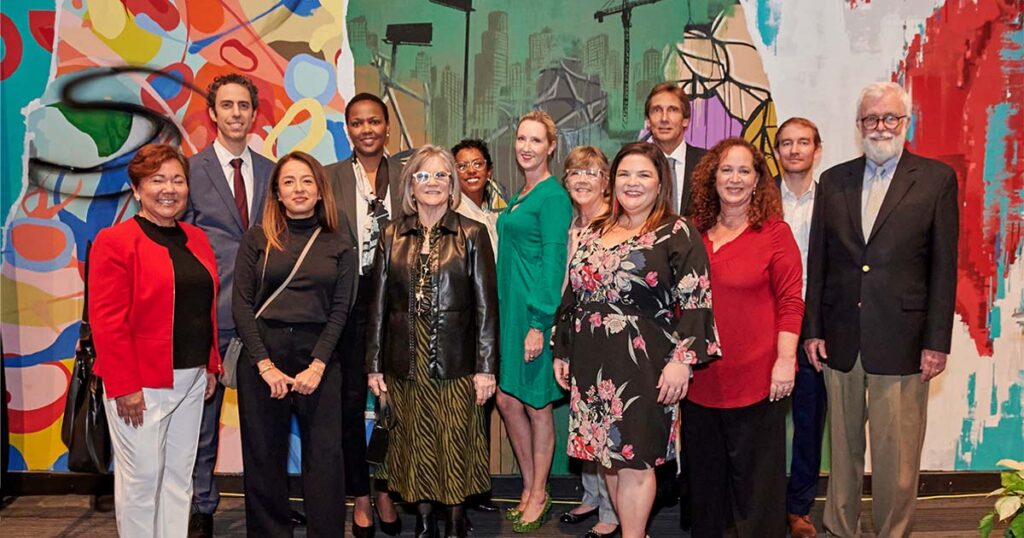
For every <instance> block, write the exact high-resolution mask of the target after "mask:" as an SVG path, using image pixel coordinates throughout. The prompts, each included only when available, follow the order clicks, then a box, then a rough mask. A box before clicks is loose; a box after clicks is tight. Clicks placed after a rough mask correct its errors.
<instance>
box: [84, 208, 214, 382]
mask: <svg viewBox="0 0 1024 538" xmlns="http://www.w3.org/2000/svg"><path fill="white" fill-rule="evenodd" d="M179 225H180V226H181V228H182V230H184V231H185V235H186V236H187V238H188V240H187V242H186V244H185V245H186V247H188V249H189V250H190V251H191V252H192V254H193V255H195V257H196V258H197V259H198V260H199V262H200V263H202V264H203V267H206V270H207V271H209V272H210V278H211V279H212V280H213V304H212V305H210V323H212V324H213V335H214V338H213V344H212V345H211V346H210V360H209V362H208V363H207V365H206V369H207V371H209V372H212V373H220V371H221V358H220V352H219V351H218V349H217V337H216V335H217V291H218V287H219V283H218V281H217V261H216V258H215V257H214V254H213V248H212V247H211V246H210V241H209V240H207V238H206V235H205V234H204V233H203V231H202V230H200V229H199V228H197V227H196V226H192V225H191V224H187V223H184V222H179ZM89 263H90V264H91V265H90V267H89V322H90V324H91V325H92V333H93V339H94V340H95V343H96V364H95V367H94V368H95V372H96V374H97V375H99V376H100V377H101V378H103V384H104V388H105V389H106V397H107V398H117V397H118V396H124V395H126V394H131V393H133V392H138V391H140V390H142V388H143V387H147V388H171V386H172V385H173V383H174V360H173V357H174V354H173V349H172V347H173V334H174V331H173V329H172V328H173V326H174V269H173V267H172V265H171V256H170V254H169V253H168V252H167V248H166V247H164V246H161V245H159V244H157V243H155V242H153V241H152V240H151V239H149V238H148V237H147V236H146V234H145V233H144V232H143V231H142V228H140V227H139V224H138V223H137V222H135V220H134V219H130V220H127V221H125V222H122V223H121V224H118V225H116V226H112V227H110V228H107V229H105V230H103V231H101V232H100V233H99V235H97V236H96V242H95V243H94V244H93V247H92V252H91V254H90V260H89Z"/></svg>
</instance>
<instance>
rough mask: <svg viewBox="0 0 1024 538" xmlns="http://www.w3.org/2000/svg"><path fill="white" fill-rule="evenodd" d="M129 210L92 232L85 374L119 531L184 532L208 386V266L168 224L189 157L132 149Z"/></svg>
mask: <svg viewBox="0 0 1024 538" xmlns="http://www.w3.org/2000/svg"><path fill="white" fill-rule="evenodd" d="M128 177H129V178H130V179H131V187H132V194H133V195H134V197H135V200H136V201H137V202H138V203H139V214H138V215H136V216H135V218H133V219H130V220H127V221H125V222H122V223H120V224H118V225H116V226H113V227H111V228H108V229H106V230H103V231H102V232H100V233H99V235H98V236H97V237H96V243H95V245H93V248H92V252H91V254H90V260H89V263H90V264H91V267H90V270H89V293H90V295H91V296H90V302H89V318H90V320H91V321H92V331H93V337H94V338H95V341H96V374H97V375H99V376H100V377H101V378H102V379H103V386H104V389H105V390H106V398H107V400H106V413H107V422H108V424H109V428H110V437H111V441H112V444H113V447H114V504H115V508H116V510H117V530H118V534H120V535H121V536H175V535H181V536H184V534H185V530H186V528H187V527H188V519H189V511H190V508H191V499H192V468H193V466H194V465H195V459H196V447H197V445H198V443H199V423H200V421H201V420H202V414H203V399H204V396H205V398H209V397H210V396H211V395H212V394H213V390H214V388H215V387H216V383H217V380H216V377H215V375H216V374H217V373H218V372H219V371H220V354H219V353H218V351H217V341H216V338H214V335H216V334H217V262H216V258H215V257H214V255H213V249H212V248H211V247H210V242H209V241H208V240H207V239H206V235H205V234H204V233H203V232H202V230H200V229H199V228H197V227H195V226H192V225H190V224H186V223H183V222H178V220H177V219H178V218H180V217H181V214H182V213H183V212H184V211H185V204H186V202H187V200H188V161H186V160H185V158H184V157H183V156H182V155H181V153H179V152H178V150H177V149H175V148H174V147H172V146H168V145H166V144H150V145H146V146H143V147H142V148H140V149H139V151H138V152H137V153H136V154H135V157H134V158H132V160H131V162H130V163H129V164H128Z"/></svg>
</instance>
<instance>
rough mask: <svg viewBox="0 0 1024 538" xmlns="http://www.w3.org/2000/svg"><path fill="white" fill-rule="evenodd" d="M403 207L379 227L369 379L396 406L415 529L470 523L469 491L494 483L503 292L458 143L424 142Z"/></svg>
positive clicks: (392, 484)
mask: <svg viewBox="0 0 1024 538" xmlns="http://www.w3.org/2000/svg"><path fill="white" fill-rule="evenodd" d="M401 192H402V212H403V213H404V216H402V217H401V218H399V219H396V220H393V221H391V222H389V223H388V224H387V225H385V226H384V228H383V229H382V230H381V237H380V241H379V242H378V243H377V253H376V255H375V256H374V264H373V271H372V273H371V275H372V277H373V283H372V285H371V296H370V315H369V321H368V329H367V340H366V365H367V371H368V372H369V381H368V383H369V388H370V390H371V391H373V394H374V395H375V396H377V397H379V398H381V401H382V405H384V406H388V407H390V412H391V414H392V417H393V419H394V420H393V426H392V428H391V433H390V435H389V439H388V450H387V455H386V456H385V462H384V463H385V464H384V466H383V467H384V470H385V472H386V473H387V475H388V476H387V479H388V488H389V489H390V490H391V491H393V492H395V493H397V494H399V495H401V497H402V498H403V499H405V500H406V501H409V502H413V503H417V517H416V529H415V531H416V536H436V535H437V520H438V513H439V512H443V518H444V536H446V537H453V536H455V537H464V536H466V532H467V523H466V517H465V509H464V503H465V499H466V497H469V496H471V495H477V494H480V493H483V492H486V491H489V490H490V489H491V477H490V474H489V472H488V465H487V463H488V460H487V458H488V448H487V436H486V433H485V431H484V411H483V407H482V406H483V405H484V403H486V402H487V400H488V399H490V398H491V396H494V391H495V388H496V385H495V373H496V371H497V367H498V348H497V338H498V334H497V333H498V326H497V325H498V298H497V295H496V293H495V289H496V286H495V274H494V254H493V253H492V251H491V241H490V239H489V238H488V234H487V229H486V228H485V227H484V225H483V224H480V223H479V222H476V221H474V220H472V219H470V218H468V217H464V216H462V215H459V214H458V213H456V212H455V207H456V206H458V204H459V201H460V190H459V179H458V176H457V175H456V173H455V160H454V159H453V158H452V155H451V153H449V152H448V150H446V149H444V148H440V147H438V146H431V145H427V146H423V147H421V148H419V149H417V150H416V151H415V152H414V153H413V155H412V158H410V159H409V161H408V162H407V163H406V165H405V167H404V168H403V169H402V188H401Z"/></svg>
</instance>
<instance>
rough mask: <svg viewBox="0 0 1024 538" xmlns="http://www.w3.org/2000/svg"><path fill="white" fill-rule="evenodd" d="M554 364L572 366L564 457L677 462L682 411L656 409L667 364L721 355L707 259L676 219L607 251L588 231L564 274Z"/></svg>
mask: <svg viewBox="0 0 1024 538" xmlns="http://www.w3.org/2000/svg"><path fill="white" fill-rule="evenodd" d="M559 312H560V314H559V316H558V327H557V331H556V336H555V356H556V357H558V358H561V359H563V360H567V361H568V362H569V371H570V389H571V392H570V400H569V439H568V447H567V452H568V454H569V456H571V457H574V458H578V459H582V460H590V461H596V462H599V463H600V464H601V465H603V466H604V467H607V468H631V469H646V468H650V467H653V466H657V465H661V464H662V463H665V462H666V461H669V460H673V459H675V458H676V451H677V440H678V437H679V420H680V413H679V406H678V404H676V405H663V404H660V403H658V401H657V398H658V389H657V388H656V387H657V384H658V379H659V377H660V376H661V371H662V368H664V367H665V365H666V364H667V363H668V362H682V363H686V364H699V363H705V362H708V361H710V360H712V359H714V358H716V357H718V356H720V351H719V348H718V336H717V331H716V329H715V323H714V319H713V316H712V313H711V284H710V281H709V275H708V256H707V252H706V251H705V249H704V244H703V242H702V241H701V236H700V233H699V232H698V231H697V229H696V228H695V227H694V226H693V225H692V224H690V223H689V222H687V221H686V220H685V219H683V218H680V217H674V216H673V217H671V219H667V220H666V221H665V222H663V223H662V224H661V225H660V226H658V227H657V228H656V229H655V230H653V231H650V232H647V233H642V234H638V235H635V236H633V237H631V238H629V239H627V240H625V241H623V242H622V243H620V244H618V245H615V246H613V247H605V246H604V245H603V244H602V243H601V237H600V234H599V233H598V232H596V231H593V230H588V231H586V232H584V233H583V235H582V236H581V237H580V244H579V248H578V249H577V250H576V253H575V255H574V256H573V258H572V261H571V264H570V266H569V287H568V289H566V292H565V295H564V298H563V301H562V306H561V308H560V310H559Z"/></svg>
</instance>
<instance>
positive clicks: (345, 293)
mask: <svg viewBox="0 0 1024 538" xmlns="http://www.w3.org/2000/svg"><path fill="white" fill-rule="evenodd" d="M287 224H288V226H287V232H285V233H283V237H282V238H281V240H282V243H283V244H284V250H283V251H281V250H276V249H274V250H271V251H270V256H269V258H268V259H267V263H266V273H265V274H263V275H262V277H261V274H262V273H263V263H264V256H266V252H267V240H266V237H265V236H264V234H263V227H262V226H253V227H252V228H250V229H249V231H247V232H246V233H245V236H243V237H242V244H241V246H240V247H239V249H238V258H237V259H236V262H235V284H234V296H233V299H232V304H231V310H232V314H233V315H234V318H235V327H236V329H237V330H238V336H239V338H241V339H242V343H243V344H245V348H246V351H247V352H248V355H249V357H250V359H251V360H252V361H253V363H256V362H259V361H261V360H263V359H265V358H268V354H267V350H266V347H265V346H264V345H263V342H262V340H261V339H260V332H259V329H258V328H257V325H256V319H255V316H256V312H258V311H259V309H260V306H262V305H263V303H264V302H265V301H266V300H267V298H268V297H270V295H271V294H273V293H274V290H276V289H277V288H278V287H280V285H281V283H282V282H284V281H285V279H286V278H287V277H288V274H289V273H290V272H291V270H292V267H293V266H294V265H295V261H296V260H298V258H299V254H300V253H301V252H302V249H303V248H305V246H306V242H307V241H308V240H309V237H310V236H311V235H312V234H313V230H315V229H316V227H317V226H319V219H318V218H317V217H316V216H313V217H309V218H305V219H287ZM348 243H349V242H348V240H346V239H344V238H343V237H342V234H339V233H338V232H337V231H334V232H327V231H321V232H320V235H319V236H318V237H317V238H316V241H314V243H313V246H312V248H310V250H309V254H307V255H306V259H305V260H303V262H302V265H301V267H299V271H298V272H297V273H296V274H295V277H294V278H293V279H292V281H291V282H290V283H289V284H288V287H287V288H286V289H285V290H284V291H283V292H282V293H281V294H280V295H278V296H277V298H276V299H274V301H273V302H272V303H271V304H270V306H268V307H267V309H266V311H264V312H263V315H262V316H261V317H260V319H263V320H270V321H277V322H286V323H321V324H323V325H324V327H323V330H322V331H321V333H320V337H319V339H318V340H317V343H316V346H315V347H314V348H313V353H312V356H311V357H309V360H310V361H312V360H313V359H320V360H322V361H324V362H329V361H330V360H331V357H332V355H333V354H334V350H335V347H336V344H337V342H338V338H339V337H340V336H341V331H342V329H343V328H344V327H345V322H346V320H347V318H348V313H349V310H350V309H351V306H352V301H353V300H354V299H355V283H356V281H355V275H356V252H355V248H354V247H353V246H352V245H350V244H348ZM269 358H271V359H273V357H269Z"/></svg>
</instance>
